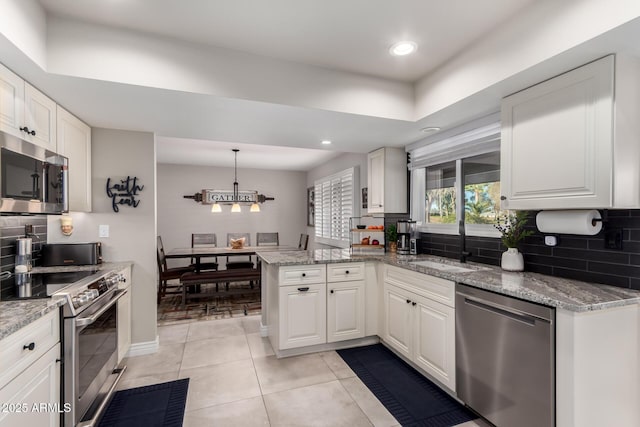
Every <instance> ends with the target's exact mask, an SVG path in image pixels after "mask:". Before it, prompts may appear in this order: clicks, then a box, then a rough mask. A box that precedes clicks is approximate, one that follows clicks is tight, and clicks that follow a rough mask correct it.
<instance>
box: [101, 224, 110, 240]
mask: <svg viewBox="0 0 640 427" xmlns="http://www.w3.org/2000/svg"><path fill="white" fill-rule="evenodd" d="M98 237H109V226H108V225H100V226H99V227H98Z"/></svg>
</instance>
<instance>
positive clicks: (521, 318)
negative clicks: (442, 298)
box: [458, 292, 551, 326]
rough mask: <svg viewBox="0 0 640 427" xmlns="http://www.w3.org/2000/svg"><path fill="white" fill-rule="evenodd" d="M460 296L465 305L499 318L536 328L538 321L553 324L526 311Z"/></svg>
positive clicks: (464, 295)
mask: <svg viewBox="0 0 640 427" xmlns="http://www.w3.org/2000/svg"><path fill="white" fill-rule="evenodd" d="M458 294H459V295H460V296H462V297H464V303H465V304H468V305H471V306H474V307H476V308H479V309H481V310H486V311H489V312H491V313H494V314H497V315H499V316H503V317H508V318H510V319H512V320H515V321H517V322H522V323H526V324H527V325H530V326H535V323H536V321H540V322H545V323H551V321H550V320H549V319H545V318H543V317H540V316H536V315H534V314H531V313H526V312H524V311H520V310H518V309H515V308H513V307H507V306H504V305H500V304H496V303H493V302H491V301H486V300H483V299H480V298H476V297H473V296H471V295H466V294H464V293H462V292H458Z"/></svg>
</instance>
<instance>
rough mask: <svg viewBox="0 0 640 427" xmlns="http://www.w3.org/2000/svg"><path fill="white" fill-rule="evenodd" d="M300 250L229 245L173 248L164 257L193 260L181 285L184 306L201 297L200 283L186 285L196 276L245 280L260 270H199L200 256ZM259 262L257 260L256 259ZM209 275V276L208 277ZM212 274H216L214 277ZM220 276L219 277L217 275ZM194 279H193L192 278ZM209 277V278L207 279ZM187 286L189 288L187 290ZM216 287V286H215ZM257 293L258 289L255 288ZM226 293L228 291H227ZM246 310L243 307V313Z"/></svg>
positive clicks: (230, 280)
mask: <svg viewBox="0 0 640 427" xmlns="http://www.w3.org/2000/svg"><path fill="white" fill-rule="evenodd" d="M298 250H301V249H299V248H297V247H295V246H286V245H265V246H243V247H242V248H231V247H224V246H223V247H206V246H201V247H194V248H174V249H171V250H170V251H169V252H168V253H167V254H166V255H165V257H166V258H191V259H193V260H194V261H195V262H194V270H195V272H194V273H186V275H187V276H189V278H188V279H185V281H184V286H182V306H183V307H184V306H185V304H186V301H187V299H188V298H199V297H203V296H205V295H203V294H202V293H201V288H200V284H194V285H192V286H187V284H188V283H198V282H200V281H199V280H198V277H202V278H203V279H204V280H203V281H202V282H203V283H206V282H218V281H220V280H222V279H223V277H222V276H224V280H225V281H227V282H234V281H242V280H245V279H246V277H247V274H248V273H250V272H251V271H254V272H255V271H256V270H257V271H258V272H259V271H260V266H258V267H257V268H256V269H236V270H233V269H232V270H222V271H219V272H202V273H201V272H200V265H201V259H202V258H210V257H218V256H231V255H246V256H250V255H255V254H256V253H257V252H270V251H298ZM258 262H259V260H258ZM210 276H211V277H210ZM213 276H216V277H215V278H214V277H213ZM217 276H220V277H217ZM183 279H184V277H183V278H181V280H180V281H181V282H183ZM194 279H195V280H194ZM207 279H211V280H207ZM258 281H259V279H258ZM187 288H189V289H190V291H189V292H187ZM216 289H217V287H216ZM256 290H257V291H258V292H259V293H260V290H259V289H256ZM226 293H229V291H227V292H226ZM217 295H219V294H217ZM206 310H207V313H208V312H209V305H208V304H207V305H206ZM246 312H247V310H246V308H245V314H246Z"/></svg>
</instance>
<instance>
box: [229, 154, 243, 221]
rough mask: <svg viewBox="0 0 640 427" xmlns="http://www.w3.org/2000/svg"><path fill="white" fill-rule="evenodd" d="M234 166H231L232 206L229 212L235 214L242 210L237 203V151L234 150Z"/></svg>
mask: <svg viewBox="0 0 640 427" xmlns="http://www.w3.org/2000/svg"><path fill="white" fill-rule="evenodd" d="M231 151H233V155H234V166H233V173H234V175H233V205H232V206H231V212H234V213H237V212H242V208H241V207H240V203H238V151H240V150H238V149H237V148H234V149H233V150H231Z"/></svg>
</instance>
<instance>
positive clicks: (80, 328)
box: [52, 272, 127, 427]
mask: <svg viewBox="0 0 640 427" xmlns="http://www.w3.org/2000/svg"><path fill="white" fill-rule="evenodd" d="M124 280H125V279H124V277H122V275H120V274H118V273H115V272H98V273H95V274H93V275H90V276H88V277H85V278H84V279H81V280H80V281H76V282H75V283H74V284H73V285H71V286H67V287H65V288H63V289H61V290H59V291H57V292H55V293H54V294H53V295H52V297H53V298H64V299H65V304H64V305H63V307H62V313H63V317H64V320H63V336H64V344H63V348H64V357H63V360H64V365H63V381H64V402H65V403H70V404H71V411H70V412H68V413H65V414H64V425H65V426H66V427H71V426H81V427H89V426H93V425H94V424H96V423H97V421H98V419H99V417H100V416H101V415H102V412H103V411H104V409H105V407H106V405H107V403H108V401H109V399H110V397H111V395H112V394H113V392H114V390H115V387H116V385H117V383H118V381H119V380H120V377H121V376H122V374H123V372H124V370H125V367H124V366H117V364H118V360H117V359H118V321H117V313H118V311H117V301H118V300H119V299H120V298H121V297H122V296H123V295H124V294H126V293H127V290H126V289H118V284H119V283H120V282H122V281H124Z"/></svg>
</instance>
